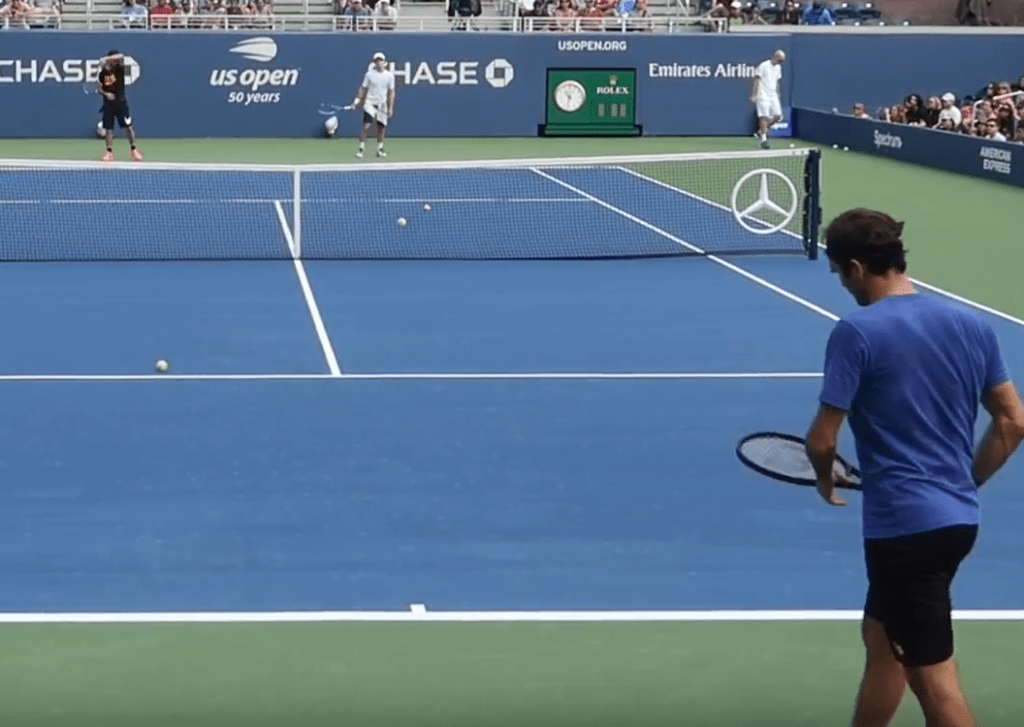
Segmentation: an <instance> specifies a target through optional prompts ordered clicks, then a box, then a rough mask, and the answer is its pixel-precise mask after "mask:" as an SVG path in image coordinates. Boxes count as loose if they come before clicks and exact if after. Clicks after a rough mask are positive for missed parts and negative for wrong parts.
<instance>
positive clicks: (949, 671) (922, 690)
mask: <svg viewBox="0 0 1024 727" xmlns="http://www.w3.org/2000/svg"><path fill="white" fill-rule="evenodd" d="M904 672H905V673H906V677H907V684H908V685H909V686H910V689H911V691H913V692H914V694H915V696H917V698H918V699H919V700H920V701H921V703H922V705H924V704H930V705H934V706H936V707H940V706H941V705H944V704H948V703H950V702H960V701H963V693H962V692H961V690H960V677H959V675H958V674H957V670H956V664H955V663H954V662H953V659H952V657H949V658H946V659H944V660H942V661H940V662H938V663H935V664H927V665H914V666H911V665H907V666H905V667H904Z"/></svg>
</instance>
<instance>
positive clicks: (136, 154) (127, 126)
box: [117, 102, 142, 162]
mask: <svg viewBox="0 0 1024 727" xmlns="http://www.w3.org/2000/svg"><path fill="white" fill-rule="evenodd" d="M117 122H118V123H119V124H120V125H121V128H122V129H124V133H125V136H127V137H128V143H129V144H130V145H131V148H132V151H131V154H132V159H134V160H135V161H138V162H141V161H142V152H141V151H139V150H138V149H137V148H136V146H135V139H136V136H135V125H134V124H132V114H131V111H130V110H129V109H128V103H127V102H122V103H121V108H120V109H119V110H118V115H117Z"/></svg>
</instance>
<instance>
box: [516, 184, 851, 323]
mask: <svg viewBox="0 0 1024 727" xmlns="http://www.w3.org/2000/svg"><path fill="white" fill-rule="evenodd" d="M532 171H533V172H535V173H536V174H539V175H540V176H542V177H544V178H545V179H549V180H551V181H552V182H554V183H555V184H559V185H561V186H563V187H565V188H566V189H570V190H572V191H573V192H576V193H577V194H579V195H581V196H583V197H586V198H587V199H589V200H591V201H592V202H596V203H597V204H599V205H601V206H602V207H604V208H606V209H608V210H611V211H612V212H614V213H616V214H618V215H622V216H623V217H625V218H626V219H628V220H630V221H632V222H635V223H637V224H638V225H640V226H641V227H645V228H647V229H648V230H650V231H651V232H656V233H657V234H659V235H661V236H662V237H665V238H667V239H669V240H672V242H675V243H676V244H678V245H682V246H683V247H686V248H689V249H690V250H693V251H694V252H697V253H700V254H702V255H704V256H705V257H706V258H707V259H708V260H711V261H712V262H715V263H718V264H719V265H721V266H723V267H725V268H728V269H729V270H732V271H733V272H734V273H737V274H739V275H742V276H743V277H745V278H747V279H748V280H751V281H753V282H755V283H757V284H758V285H761V286H763V287H765V288H767V289H768V290H771V291H772V292H774V293H778V294H779V295H781V296H782V297H784V298H788V299H789V300H791V301H793V302H794V303H799V304H800V305H802V306H804V307H805V308H808V309H810V310H812V311H814V312H815V313H818V314H819V315H822V316H824V317H825V318H828V319H829V320H832V321H838V320H839V316H837V315H836V314H835V313H832V312H830V311H827V310H825V309H824V308H822V307H821V306H819V305H815V304H814V303H812V302H811V301H809V300H807V299H806V298H801V297H800V296H798V295H795V294H793V293H791V292H789V291H788V290H786V289H785V288H780V287H779V286H778V285H775V284H774V283H770V282H768V281H767V280H765V279H764V278H761V277H758V276H757V275H754V274H753V273H749V272H747V271H746V270H744V269H743V268H741V267H739V266H738V265H733V264H732V263H730V262H727V261H725V260H723V259H722V258H720V257H718V256H716V255H710V254H707V253H706V252H705V251H704V250H702V249H700V248H699V247H697V246H696V245H692V244H690V243H689V242H687V241H686V240H683V239H681V238H679V237H676V236H675V235H673V234H671V233H669V232H666V231H665V230H662V229H661V228H660V227H655V226H654V225H652V224H651V223H649V222H647V221H645V220H642V219H640V218H639V217H636V216H635V215H631V214H629V213H628V212H626V211H625V210H621V209H619V208H618V207H615V206H613V205H611V204H608V203H607V202H605V201H604V200H602V199H598V198H597V197H595V196H593V195H592V194H588V193H586V192H584V191H583V190H582V189H578V188H576V187H574V186H572V185H571V184H569V183H567V182H563V181H562V180H560V179H557V178H555V177H552V176H551V175H550V174H547V173H545V172H543V171H541V170H540V169H536V168H534V169H532Z"/></svg>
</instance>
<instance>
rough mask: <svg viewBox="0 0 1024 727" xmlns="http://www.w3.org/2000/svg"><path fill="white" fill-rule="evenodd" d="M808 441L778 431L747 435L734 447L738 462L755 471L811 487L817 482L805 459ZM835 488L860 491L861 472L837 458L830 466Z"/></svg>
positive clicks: (842, 459)
mask: <svg viewBox="0 0 1024 727" xmlns="http://www.w3.org/2000/svg"><path fill="white" fill-rule="evenodd" d="M806 446H807V442H806V440H805V439H803V438H802V437H797V436H794V435H792V434H783V433H781V432H755V433H754V434H748V435H747V436H745V437H744V438H743V439H741V440H740V441H739V444H737V445H736V456H737V457H738V458H739V460H740V462H742V463H743V464H745V465H746V466H747V467H749V468H750V469H752V470H754V471H755V472H757V473H759V474H762V475H765V476H766V477H771V478H772V479H775V480H779V481H780V482H788V483H789V484H792V485H801V486H804V487H814V486H815V485H817V483H818V476H817V473H816V472H815V471H814V465H813V464H811V460H810V458H809V457H808V456H807V450H806ZM833 473H834V474H835V481H836V487H838V488H842V489H845V490H860V489H861V481H860V470H858V469H857V468H856V467H854V466H853V465H852V464H850V463H849V462H848V461H847V460H845V459H844V458H843V457H841V456H839V455H838V454H837V455H836V458H835V463H834V464H833Z"/></svg>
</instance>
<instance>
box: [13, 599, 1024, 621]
mask: <svg viewBox="0 0 1024 727" xmlns="http://www.w3.org/2000/svg"><path fill="white" fill-rule="evenodd" d="M863 616H864V612H863V611H862V610H855V609H851V610H821V611H813V610H808V611H768V610H766V611H740V610H736V611H731V610H730V611H429V610H427V609H426V607H425V606H423V604H419V603H415V604H411V606H410V608H409V610H408V611H264V612H259V611H234V612H230V611H214V612H166V613H141V612H140V613H3V614H0V624H73V623H77V624H87V623H106V624H110V623H115V624H118V623H123V624H140V623H324V622H346V621H347V622H351V621H370V622H388V621H435V622H447V623H454V622H463V623H467V622H474V623H481V622H510V623H525V622H548V623H556V622H570V623H580V622H616V621H617V622H652V621H676V622H687V621H689V622H694V621H698V622H699V621H704V622H728V621H731V622H737V621H739V622H764V621H797V622H801V621H859V620H860V619H861V618H863ZM953 619H954V620H956V621H1024V610H1001V609H984V610H980V609H979V610H954V611H953Z"/></svg>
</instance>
